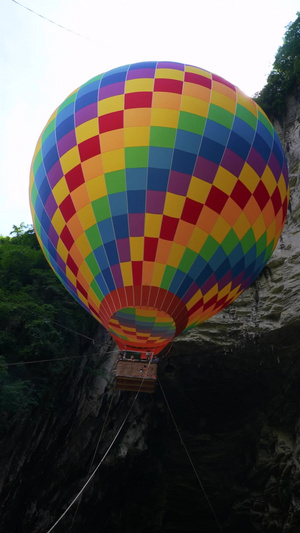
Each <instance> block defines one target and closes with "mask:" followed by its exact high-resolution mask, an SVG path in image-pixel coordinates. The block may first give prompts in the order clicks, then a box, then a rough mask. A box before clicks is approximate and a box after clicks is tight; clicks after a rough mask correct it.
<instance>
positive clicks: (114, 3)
mask: <svg viewBox="0 0 300 533" xmlns="http://www.w3.org/2000/svg"><path fill="white" fill-rule="evenodd" d="M0 2H1V5H0V43H1V44H0V46H1V48H0V72H1V83H0V105H1V121H0V187H1V189H0V191H1V194H0V235H9V233H10V232H11V231H12V226H13V225H14V224H15V225H19V224H20V223H21V222H24V223H25V224H31V222H32V221H31V215H30V210H29V199H28V183H29V171H30V164H31V159H32V156H33V152H34V149H35V145H36V143H37V140H38V137H39V135H40V133H41V131H42V129H43V127H44V126H45V124H46V122H47V120H48V118H49V117H50V115H51V114H52V112H53V111H54V110H55V109H56V107H57V106H58V105H59V104H60V103H61V102H62V101H63V100H64V99H65V98H66V97H67V96H68V94H69V93H71V92H72V91H73V90H74V89H76V88H77V87H78V86H79V85H81V84H82V83H85V82H86V81H87V80H89V79H90V78H92V77H93V76H95V75H97V74H99V73H101V72H105V71H106V70H109V69H111V68H114V67H118V66H121V65H125V64H128V63H133V62H136V61H147V60H152V61H153V60H154V61H166V60H167V61H179V62H182V63H189V64H193V65H196V66H198V67H202V68H205V69H207V70H209V71H211V72H215V73H216V74H219V75H220V76H223V77H224V78H226V79H227V80H228V81H230V82H231V83H234V84H235V85H237V86H238V87H239V88H240V89H242V90H243V91H244V92H245V93H246V94H248V95H249V96H253V94H254V93H255V92H257V91H259V90H260V89H262V87H263V86H264V85H265V83H266V78H267V76H268V74H269V73H270V71H271V68H272V64H273V61H274V56H275V54H276V52H277V49H278V48H279V46H281V45H282V43H283V36H284V34H285V31H286V26H287V24H288V23H289V22H293V21H294V20H295V19H296V17H297V11H299V9H300V5H299V0H248V1H244V2H243V1H241V0H205V1H204V0H182V1H181V2H179V1H178V0H151V1H150V2H144V1H143V0H126V1H125V0H51V1H49V0H20V2H21V3H23V4H24V5H26V6H27V7H28V8H30V9H32V10H34V11H37V12H38V13H40V14H41V15H43V16H44V17H47V18H49V19H51V20H53V21H55V22H56V23H57V24H60V25H62V26H65V27H66V28H69V29H71V30H72V31H73V32H77V33H79V34H80V35H81V36H78V35H75V34H74V33H71V32H69V31H66V30H64V29H61V28H60V27H58V26H56V25H54V24H52V23H50V22H48V21H46V20H44V19H42V18H41V17H39V16H37V15H35V14H34V13H32V12H29V11H28V10H27V9H24V7H21V6H20V5H17V4H16V3H15V2H13V0H0Z"/></svg>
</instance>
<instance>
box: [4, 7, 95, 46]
mask: <svg viewBox="0 0 300 533" xmlns="http://www.w3.org/2000/svg"><path fill="white" fill-rule="evenodd" d="M12 2H14V4H17V5H18V6H20V7H23V8H24V9H27V11H30V13H33V14H34V15H37V16H38V17H40V18H42V19H44V20H46V21H47V22H51V24H54V26H57V27H58V28H61V29H62V30H66V31H68V32H70V33H73V34H74V35H77V36H78V37H82V38H83V39H87V40H88V37H86V36H85V35H82V34H81V33H78V32H76V31H74V30H71V29H70V28H67V27H66V26H63V25H62V24H59V23H58V22H55V21H54V20H51V19H49V18H48V17H45V16H44V15H42V14H41V13H38V12H37V11H35V10H34V9H31V8H30V7H27V6H25V5H24V4H21V2H17V0H12Z"/></svg>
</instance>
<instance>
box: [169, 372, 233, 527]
mask: <svg viewBox="0 0 300 533" xmlns="http://www.w3.org/2000/svg"><path fill="white" fill-rule="evenodd" d="M158 383H159V386H160V389H161V392H162V395H163V397H164V400H165V402H166V406H167V408H168V410H169V413H170V415H171V418H172V421H173V424H174V426H175V428H176V431H177V433H178V436H179V439H180V442H181V444H182V446H183V448H184V451H185V453H186V455H187V457H188V460H189V462H190V464H191V466H192V469H193V471H194V474H195V476H196V478H197V480H198V483H199V485H200V488H201V490H202V492H203V494H204V497H205V499H206V501H207V503H208V506H209V508H210V510H211V512H212V514H213V516H214V519H215V521H216V523H217V525H218V527H219V530H220V531H221V532H223V528H222V526H221V524H220V522H219V520H218V517H217V515H216V513H215V510H214V508H213V506H212V504H211V502H210V500H209V498H208V496H207V494H206V492H205V489H204V487H203V484H202V481H201V479H200V477H199V474H198V472H197V470H196V468H195V465H194V463H193V461H192V458H191V456H190V454H189V451H188V449H187V447H186V445H185V442H184V440H183V438H182V435H181V433H180V430H179V428H178V425H177V423H176V420H175V418H174V415H173V413H172V411H171V408H170V405H169V402H168V400H167V397H166V395H165V392H164V390H163V387H162V384H161V382H160V380H159V379H158Z"/></svg>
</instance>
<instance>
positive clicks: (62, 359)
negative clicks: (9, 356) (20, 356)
mask: <svg viewBox="0 0 300 533" xmlns="http://www.w3.org/2000/svg"><path fill="white" fill-rule="evenodd" d="M114 352H115V350H111V351H109V352H105V355H106V354H109V353H114ZM94 355H95V354H94V353H91V354H85V355H70V356H69V357H55V358H54V359H36V360H35V361H18V362H16V363H0V367H6V366H17V365H33V364H36V363H55V362H56V361H65V360H66V359H84V358H85V357H93V356H94Z"/></svg>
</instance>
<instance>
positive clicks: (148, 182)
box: [30, 62, 289, 354]
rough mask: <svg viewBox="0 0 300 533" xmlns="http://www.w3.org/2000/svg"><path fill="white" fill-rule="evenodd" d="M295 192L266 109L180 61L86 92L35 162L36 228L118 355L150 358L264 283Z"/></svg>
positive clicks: (103, 78)
mask: <svg viewBox="0 0 300 533" xmlns="http://www.w3.org/2000/svg"><path fill="white" fill-rule="evenodd" d="M288 196H289V185H288V171H287V164H286V159H285V156H284V152H283V149H282V147H281V144H280V141H279V139H278V136H277V134H276V131H275V130H274V128H273V126H272V124H271V123H270V121H269V120H268V118H267V117H266V115H265V113H264V112H263V111H262V109H261V108H260V107H259V106H258V105H256V103H255V102H254V101H253V100H252V99H250V98H248V97H247V96H246V95H245V94H244V93H243V92H242V91H240V90H239V89H238V88H237V87H235V86H234V85H232V84H231V83H229V82H228V81H226V80H225V79H223V78H221V77H220V76H217V75H216V74H213V73H211V72H208V71H206V70H203V69H201V68H198V67H195V66H190V65H184V64H181V63H173V62H172V63H170V62H144V63H136V64H130V65H126V66H122V67H120V68H116V69H114V70H110V71H109V72H106V73H104V74H101V75H99V76H96V77H95V78H93V79H91V80H90V81H88V82H87V83H85V84H84V85H82V86H81V87H79V89H77V90H76V91H74V92H73V93H72V94H71V95H70V96H69V97H68V98H67V99H66V100H65V101H64V102H63V103H62V104H61V105H60V106H59V107H58V109H57V110H56V111H55V112H54V113H53V115H52V116H51V118H50V119H49V121H48V123H47V125H46V127H45V129H44V131H43V132H42V134H41V137H40V139H39V141H38V143H37V147H36V150H35V153H34V157H33V162H32V168H31V182H30V202H31V210H32V217H33V223H34V227H35V231H36V234H37V238H38V240H39V243H40V245H41V247H42V249H43V251H44V254H45V256H46V258H47V260H48V262H49V263H50V265H51V267H52V268H53V270H54V271H55V273H56V275H57V276H58V278H59V279H60V280H61V282H62V283H63V284H64V286H65V287H66V289H67V290H68V291H69V292H70V293H71V294H72V295H73V296H74V298H75V299H76V300H77V301H78V302H79V303H80V304H81V305H82V306H83V307H84V308H85V309H86V310H87V311H88V312H89V313H91V314H92V315H93V316H94V317H95V318H96V319H97V320H99V322H101V324H103V325H104V326H105V328H107V330H108V331H109V332H110V333H111V335H112V337H113V338H114V339H115V341H116V343H117V345H118V346H119V347H120V349H122V350H135V351H139V350H140V351H150V352H151V353H154V354H158V353H159V352H160V351H161V350H162V349H163V348H164V347H165V346H166V345H167V344H168V343H169V342H170V341H171V340H172V339H174V338H175V337H176V336H178V335H180V334H182V333H184V332H186V331H187V330H188V329H189V328H193V327H195V326H198V325H199V324H201V322H203V321H205V320H207V319H209V318H210V317H212V316H213V315H215V314H216V313H218V312H219V311H221V310H222V309H224V308H225V307H227V306H228V305H229V304H230V303H231V302H232V301H233V300H235V298H237V297H238V296H239V295H240V294H241V293H242V292H243V291H244V290H245V289H247V287H249V285H250V284H251V283H252V282H253V281H254V280H255V278H256V277H257V276H258V275H259V273H260V272H261V270H262V269H263V268H264V266H265V265H266V263H267V261H268V260H269V258H270V256H271V254H272V252H273V250H274V248H275V246H276V244H277V242H278V239H279V237H280V235H281V232H282V229H283V225H284V222H285V218H286V213H287V206H288Z"/></svg>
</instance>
